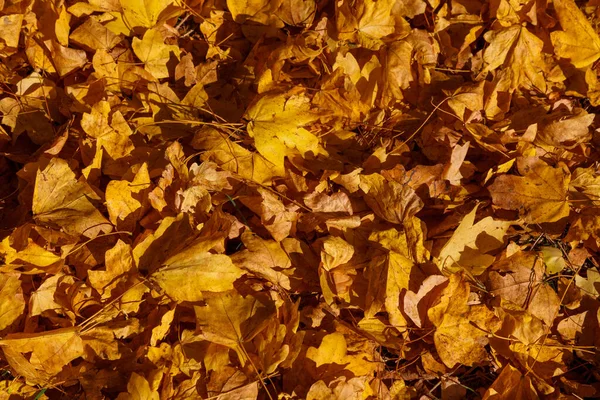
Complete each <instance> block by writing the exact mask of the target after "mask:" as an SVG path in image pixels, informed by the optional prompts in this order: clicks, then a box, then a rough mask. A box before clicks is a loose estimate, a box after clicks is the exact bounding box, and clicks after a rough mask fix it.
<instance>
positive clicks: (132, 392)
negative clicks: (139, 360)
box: [119, 372, 160, 400]
mask: <svg viewBox="0 0 600 400" xmlns="http://www.w3.org/2000/svg"><path fill="white" fill-rule="evenodd" d="M122 395H123V396H122ZM119 399H120V400H125V399H127V400H160V395H159V393H158V392H157V391H155V390H152V389H151V388H150V384H149V383H148V381H147V380H146V378H144V377H143V376H142V375H139V374H137V373H135V372H133V373H132V374H131V376H130V377H129V382H128V383H127V393H121V394H120V395H119Z"/></svg>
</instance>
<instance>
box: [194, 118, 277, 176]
mask: <svg viewBox="0 0 600 400" xmlns="http://www.w3.org/2000/svg"><path fill="white" fill-rule="evenodd" d="M192 145H193V146H194V148H195V149H204V150H207V151H206V152H205V153H204V154H203V155H202V160H209V161H212V162H214V163H215V164H217V165H218V166H219V167H221V168H223V169H224V170H227V171H231V172H233V173H236V174H237V175H239V176H240V177H241V178H243V179H248V180H251V181H254V182H256V183H259V184H268V185H270V184H271V180H272V178H273V177H274V176H276V175H277V174H276V173H275V172H274V171H273V166H272V164H271V163H270V162H269V161H267V159H266V158H265V157H263V156H261V155H260V154H256V153H251V152H250V151H248V150H246V149H245V148H243V147H242V146H240V145H239V144H237V143H234V142H232V141H231V140H229V138H228V137H227V135H226V134H225V133H222V132H219V131H217V130H216V129H214V128H203V129H201V130H200V131H199V132H198V133H196V135H194V140H193V142H192Z"/></svg>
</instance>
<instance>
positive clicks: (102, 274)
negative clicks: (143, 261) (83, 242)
mask: <svg viewBox="0 0 600 400" xmlns="http://www.w3.org/2000/svg"><path fill="white" fill-rule="evenodd" d="M104 259H105V261H104V263H105V266H106V271H94V270H92V271H88V277H89V279H90V283H91V285H92V287H93V288H94V289H96V290H97V291H98V293H100V294H101V295H102V298H110V296H111V292H112V290H113V289H114V288H116V287H117V286H118V285H119V283H121V282H123V281H125V280H126V279H127V278H128V277H127V276H123V275H125V274H126V273H127V272H129V271H130V270H131V269H132V268H133V256H132V254H131V246H130V245H128V244H126V243H125V242H123V241H122V240H120V239H119V240H118V241H117V244H115V246H114V247H113V248H112V249H110V250H108V251H107V252H106V254H105V257H104Z"/></svg>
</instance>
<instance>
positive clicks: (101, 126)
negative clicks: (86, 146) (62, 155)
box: [81, 101, 134, 160]
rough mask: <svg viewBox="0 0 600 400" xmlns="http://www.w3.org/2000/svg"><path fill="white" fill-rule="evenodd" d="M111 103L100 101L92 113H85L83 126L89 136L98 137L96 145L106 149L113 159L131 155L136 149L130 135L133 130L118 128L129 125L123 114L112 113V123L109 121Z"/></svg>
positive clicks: (82, 121) (82, 119)
mask: <svg viewBox="0 0 600 400" xmlns="http://www.w3.org/2000/svg"><path fill="white" fill-rule="evenodd" d="M110 112H111V110H110V104H109V103H108V102H107V101H99V102H98V103H96V104H94V106H93V107H92V112H91V113H84V114H83V116H82V118H81V127H82V128H83V130H84V131H85V133H87V134H88V135H89V136H91V137H93V138H95V139H96V145H97V146H100V147H102V148H103V149H104V150H106V153H107V154H108V155H109V156H110V157H111V158H112V159H113V160H116V159H119V158H122V157H125V156H126V155H129V153H131V152H132V151H133V149H134V146H133V143H132V142H131V139H129V135H130V134H131V130H130V129H129V128H128V127H127V130H124V129H117V128H121V127H123V123H125V124H124V125H125V126H127V123H126V122H125V121H124V118H123V115H122V114H121V113H120V112H119V111H115V112H114V113H113V114H112V121H110V122H112V124H111V123H109V118H110Z"/></svg>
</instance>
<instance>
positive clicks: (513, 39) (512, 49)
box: [483, 25, 550, 92]
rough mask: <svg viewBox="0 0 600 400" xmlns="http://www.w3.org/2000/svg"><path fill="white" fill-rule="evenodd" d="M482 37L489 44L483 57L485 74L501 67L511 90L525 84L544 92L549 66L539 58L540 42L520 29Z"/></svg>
mask: <svg viewBox="0 0 600 400" xmlns="http://www.w3.org/2000/svg"><path fill="white" fill-rule="evenodd" d="M484 37H485V39H486V41H488V42H489V43H490V45H489V46H488V48H487V49H485V52H484V54H483V59H484V61H485V63H486V69H487V70H490V71H491V70H495V69H497V68H499V67H501V66H505V67H506V69H505V71H507V73H508V74H509V77H510V82H511V88H512V89H516V88H518V87H520V86H522V85H523V84H526V85H531V86H535V87H537V88H538V89H540V90H541V91H542V92H546V76H548V75H549V74H550V65H549V64H548V62H547V61H546V60H545V59H544V58H543V52H542V49H543V47H544V43H543V41H542V40H541V39H540V38H538V37H537V36H536V35H534V34H533V33H531V32H530V31H529V30H528V29H527V28H526V27H524V26H520V25H513V26H511V27H508V28H503V29H501V30H499V31H489V32H487V33H486V34H485V35H484Z"/></svg>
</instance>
